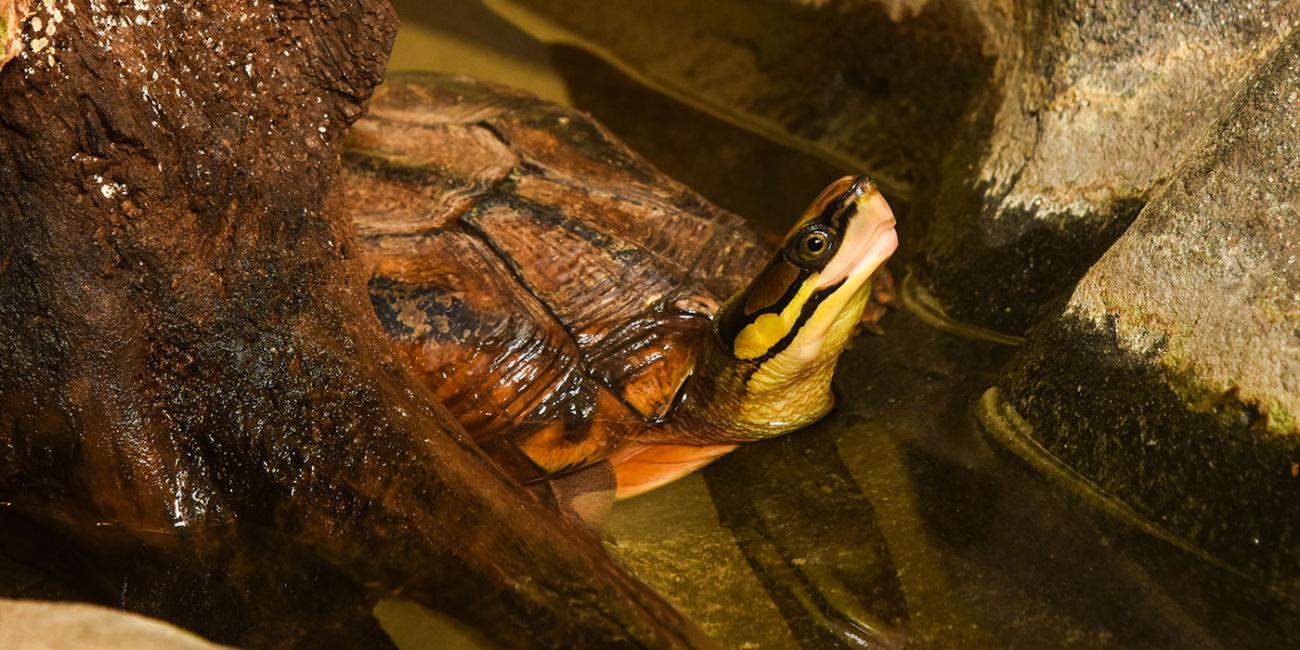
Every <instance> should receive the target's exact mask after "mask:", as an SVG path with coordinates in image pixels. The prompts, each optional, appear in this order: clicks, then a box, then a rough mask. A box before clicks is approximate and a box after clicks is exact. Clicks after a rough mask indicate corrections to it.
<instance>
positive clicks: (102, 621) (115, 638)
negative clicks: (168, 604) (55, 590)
mask: <svg viewBox="0 0 1300 650" xmlns="http://www.w3.org/2000/svg"><path fill="white" fill-rule="evenodd" d="M0 647H3V648H23V649H24V650H57V649H59V648H79V649H80V650H113V649H115V648H134V649H136V650H152V649H157V650H164V649H165V650H219V649H220V648H226V647H227V646H218V645H213V644H211V643H208V642H207V641H204V640H203V639H200V638H199V637H197V636H194V635H193V634H190V633H189V632H186V631H184V630H182V629H180V628H177V627H174V626H171V625H168V624H166V623H162V622H160V621H155V620H151V619H148V618H145V617H143V616H138V615H136V614H128V613H126V612H121V611H117V610H112V609H108V608H105V607H96V606H94V605H82V604H77V603H52V602H42V601H22V600H0Z"/></svg>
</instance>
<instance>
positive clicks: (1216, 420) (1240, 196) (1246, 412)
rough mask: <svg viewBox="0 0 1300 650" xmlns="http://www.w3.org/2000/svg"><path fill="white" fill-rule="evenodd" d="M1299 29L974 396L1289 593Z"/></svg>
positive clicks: (994, 421) (1297, 543)
mask: <svg viewBox="0 0 1300 650" xmlns="http://www.w3.org/2000/svg"><path fill="white" fill-rule="evenodd" d="M1297 109H1300V31H1297V32H1295V33H1293V34H1292V35H1291V36H1289V37H1288V38H1287V40H1286V41H1285V43H1284V45H1282V46H1281V47H1280V48H1279V49H1278V50H1277V51H1276V52H1275V54H1274V55H1273V56H1272V57H1271V60H1270V61H1268V62H1267V63H1266V64H1265V65H1263V66H1261V67H1260V68H1259V69H1258V70H1257V72H1256V73H1255V74H1254V75H1253V76H1252V77H1251V79H1250V80H1249V82H1248V83H1247V84H1246V87H1245V91H1244V93H1243V94H1242V95H1240V96H1239V97H1238V98H1236V99H1234V100H1233V101H1232V102H1230V103H1229V104H1228V105H1227V107H1226V110H1225V112H1224V115H1223V117H1222V118H1221V119H1219V120H1217V121H1216V122H1215V124H1214V126H1213V128H1212V129H1211V130H1210V131H1209V132H1208V133H1207V134H1206V137H1204V138H1203V139H1202V140H1201V142H1200V144H1199V146H1198V147H1197V149H1196V151H1195V152H1194V153H1193V155H1191V156H1190V157H1189V158H1188V160H1187V161H1186V162H1185V164H1184V165H1183V166H1181V167H1180V169H1179V170H1178V172H1177V174H1176V175H1175V176H1174V177H1173V179H1172V181H1171V182H1169V183H1168V185H1167V186H1166V187H1165V188H1164V189H1163V190H1161V191H1160V192H1159V193H1158V194H1156V196H1155V197H1154V198H1153V200H1152V201H1151V202H1150V203H1149V204H1147V206H1146V207H1145V208H1144V209H1143V211H1142V213H1141V214H1140V215H1139V216H1138V218H1137V220H1136V221H1135V222H1134V223H1133V225H1132V227H1131V228H1129V229H1128V231H1127V232H1126V233H1125V234H1124V236H1123V237H1121V238H1120V239H1119V241H1118V242H1116V244H1115V245H1114V246H1113V247H1112V248H1111V249H1110V250H1109V251H1107V252H1106V253H1105V255H1103V256H1102V258H1101V259H1100V261H1098V262H1097V264H1096V265H1095V266H1094V267H1093V268H1092V269H1091V270H1090V271H1089V272H1088V274H1087V275H1086V276H1085V277H1084V279H1083V280H1082V281H1081V282H1080V283H1079V285H1078V287H1077V288H1075V290H1074V292H1073V295H1072V296H1071V297H1070V299H1069V301H1068V304H1066V305H1065V307H1064V309H1063V310H1062V311H1061V312H1060V313H1059V314H1058V315H1057V316H1056V317H1055V318H1053V319H1052V320H1050V321H1049V322H1047V323H1044V324H1043V325H1041V326H1040V327H1037V328H1035V330H1033V331H1032V332H1031V335H1030V338H1029V343H1028V345H1027V346H1026V348H1025V349H1024V350H1023V351H1022V353H1021V354H1020V355H1019V356H1018V358H1017V361H1016V362H1014V363H1013V364H1012V366H1011V367H1010V369H1009V370H1008V371H1007V373H1006V374H1005V375H1004V377H1003V378H1002V379H1001V380H1000V381H999V388H998V389H994V390H993V391H991V392H990V393H989V394H988V395H986V397H985V399H984V402H983V404H982V408H981V417H982V419H983V421H984V422H985V424H986V427H987V428H988V429H989V431H990V432H991V433H993V434H994V437H995V438H998V439H1000V440H1002V441H1003V442H1005V443H1008V444H1009V445H1010V446H1011V447H1012V448H1013V449H1015V450H1017V451H1018V452H1020V453H1021V454H1022V455H1024V456H1025V457H1026V458H1028V459H1030V460H1031V461H1033V462H1034V463H1035V464H1037V465H1039V466H1040V467H1043V468H1045V469H1048V470H1049V473H1051V474H1053V475H1054V476H1057V477H1058V478H1061V479H1063V480H1065V482H1066V483H1067V484H1068V485H1070V486H1071V487H1073V488H1076V489H1079V490H1081V491H1083V492H1085V493H1086V494H1089V495H1091V496H1093V497H1096V498H1097V499H1099V500H1100V501H1099V502H1100V503H1102V504H1104V505H1105V506H1106V507H1107V508H1108V509H1110V510H1111V511H1112V512H1114V513H1119V514H1120V515H1121V516H1123V517H1125V518H1127V519H1129V520H1130V521H1133V522H1134V523H1137V524H1138V525H1140V526H1143V527H1145V528H1147V529H1148V530H1149V531H1150V532H1154V533H1156V534H1158V535H1162V536H1165V537H1167V538H1168V539H1169V540H1170V541H1173V542H1175V543H1177V544H1180V545H1184V546H1186V547H1190V548H1194V549H1196V550H1198V551H1200V552H1203V553H1206V554H1207V555H1208V556H1209V557H1211V558H1212V559H1214V560H1216V561H1218V562H1222V563H1225V564H1227V565H1228V566H1230V567H1233V568H1235V569H1236V570H1238V571H1241V572H1243V573H1245V574H1247V575H1249V576H1251V577H1253V578H1254V579H1255V580H1257V581H1258V582H1261V583H1263V584H1265V585H1268V586H1269V587H1271V588H1273V589H1275V590H1278V591H1281V592H1283V593H1286V594H1288V595H1289V596H1290V597H1292V598H1296V597H1300V510H1297V509H1296V504H1297V503H1300V213H1298V212H1297V210H1298V206H1300V128H1298V127H1300V122H1298V121H1297Z"/></svg>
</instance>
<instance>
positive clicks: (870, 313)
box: [853, 267, 898, 336]
mask: <svg viewBox="0 0 1300 650" xmlns="http://www.w3.org/2000/svg"><path fill="white" fill-rule="evenodd" d="M897 296H898V294H897V293H896V292H895V291H894V276H893V274H892V273H890V272H889V269H888V268H886V267H881V268H880V272H879V273H876V277H874V278H872V279H871V301H870V302H868V303H867V307H866V309H863V310H862V318H861V319H860V320H859V321H858V324H857V327H855V328H853V335H854V336H857V335H859V334H861V333H862V332H864V331H865V332H871V333H872V334H876V335H883V334H884V333H885V330H884V329H882V328H881V327H880V319H881V318H884V317H885V314H886V313H888V312H889V310H890V309H893V308H895V307H896V306H897V303H896V299H897Z"/></svg>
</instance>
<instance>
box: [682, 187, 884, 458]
mask: <svg viewBox="0 0 1300 650" xmlns="http://www.w3.org/2000/svg"><path fill="white" fill-rule="evenodd" d="M897 246H898V237H897V235H896V234H895V232H894V214H893V211H891V210H890V208H889V204H888V203H886V202H885V199H884V197H882V196H881V195H880V192H879V191H878V190H877V189H876V186H875V184H874V183H872V182H871V181H870V180H868V179H867V178H865V177H862V176H858V177H852V176H849V177H845V178H841V179H840V180H838V181H835V182H834V183H832V184H831V186H830V187H828V188H826V190H825V191H823V192H822V193H821V195H820V196H818V197H817V199H816V200H814V201H813V203H812V205H810V206H809V207H808V209H807V210H806V211H805V212H804V213H803V215H802V216H801V217H800V219H799V220H798V222H797V223H795V225H794V227H793V228H791V229H790V231H789V233H788V234H787V235H786V237H785V241H784V243H783V245H782V246H781V248H780V250H778V251H777V252H776V254H775V255H774V256H773V257H772V259H771V260H770V261H769V262H768V264H767V266H766V267H765V268H764V269H763V271H762V272H761V273H760V274H759V275H758V277H757V278H755V279H754V281H753V282H752V283H751V284H750V285H749V286H748V287H746V288H745V289H744V290H743V291H741V292H739V293H737V294H736V295H735V296H732V297H731V299H730V300H728V301H727V302H726V303H725V304H724V305H723V306H722V307H721V309H720V310H719V313H718V316H717V318H716V320H715V332H716V335H717V336H716V337H714V341H713V342H712V343H713V346H712V347H713V349H711V350H707V351H705V354H704V355H703V358H702V359H701V363H699V364H697V367H696V373H695V374H696V377H695V378H693V380H692V382H691V383H692V384H693V385H694V390H692V391H691V392H693V393H696V394H695V395H691V394H690V393H688V395H687V400H688V403H690V402H694V404H691V407H690V408H691V409H692V410H694V411H696V412H697V413H699V414H700V415H703V412H705V411H706V412H707V416H704V417H707V418H708V420H709V422H708V424H709V425H710V426H711V427H720V428H722V429H723V430H725V431H729V432H730V435H733V436H734V437H736V438H738V439H755V438H764V437H770V436H774V435H779V434H781V433H785V432H787V431H791V430H793V429H798V428H800V427H803V426H806V425H808V424H810V423H812V422H814V421H816V420H817V419H819V418H821V417H822V416H823V415H825V414H826V412H827V411H829V410H830V408H831V405H832V403H833V398H832V396H831V390H830V381H831V375H832V373H833V371H834V369H835V362H836V361H837V360H838V359H839V356H840V353H841V352H842V351H843V350H844V348H845V346H846V345H847V343H848V340H849V336H850V334H851V333H852V331H853V328H854V325H856V324H857V322H858V321H859V320H860V319H861V318H862V311H863V309H864V308H865V307H866V305H867V302H868V300H869V299H870V297H871V279H872V276H874V275H875V273H876V271H878V270H879V269H880V267H881V266H883V265H884V262H885V260H886V259H888V258H889V256H890V255H891V254H893V252H894V249H895V248H896V247H897Z"/></svg>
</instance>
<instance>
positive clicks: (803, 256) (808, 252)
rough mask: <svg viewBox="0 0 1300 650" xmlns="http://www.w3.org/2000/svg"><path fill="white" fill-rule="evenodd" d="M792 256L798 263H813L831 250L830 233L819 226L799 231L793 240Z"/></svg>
mask: <svg viewBox="0 0 1300 650" xmlns="http://www.w3.org/2000/svg"><path fill="white" fill-rule="evenodd" d="M792 243H793V244H794V250H793V251H792V252H793V253H794V257H795V259H796V260H798V261H799V263H800V264H815V263H817V262H819V261H821V260H822V259H825V257H826V256H827V255H828V254H829V253H830V252H831V248H833V245H832V243H831V237H830V234H828V233H827V232H826V231H825V230H822V229H821V228H814V229H811V230H807V231H804V232H803V233H800V234H799V236H798V237H796V238H795V240H794V242H792Z"/></svg>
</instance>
